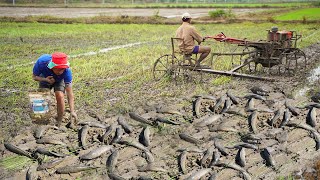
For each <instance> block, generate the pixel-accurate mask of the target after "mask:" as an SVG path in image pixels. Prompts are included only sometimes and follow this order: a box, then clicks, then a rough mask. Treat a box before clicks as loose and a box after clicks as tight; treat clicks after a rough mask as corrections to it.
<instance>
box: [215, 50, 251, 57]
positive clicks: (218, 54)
mask: <svg viewBox="0 0 320 180" xmlns="http://www.w3.org/2000/svg"><path fill="white" fill-rule="evenodd" d="M256 52H257V51H256V50H254V51H249V52H239V53H211V56H233V55H239V56H240V55H246V54H251V53H256Z"/></svg>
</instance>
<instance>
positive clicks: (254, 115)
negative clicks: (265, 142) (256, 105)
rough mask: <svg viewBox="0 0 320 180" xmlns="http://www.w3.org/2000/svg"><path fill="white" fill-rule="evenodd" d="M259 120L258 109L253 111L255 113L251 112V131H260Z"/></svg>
mask: <svg viewBox="0 0 320 180" xmlns="http://www.w3.org/2000/svg"><path fill="white" fill-rule="evenodd" d="M257 121H258V113H257V111H253V113H251V115H250V116H249V125H250V129H251V131H252V132H253V133H255V134H257V133H258V130H257Z"/></svg>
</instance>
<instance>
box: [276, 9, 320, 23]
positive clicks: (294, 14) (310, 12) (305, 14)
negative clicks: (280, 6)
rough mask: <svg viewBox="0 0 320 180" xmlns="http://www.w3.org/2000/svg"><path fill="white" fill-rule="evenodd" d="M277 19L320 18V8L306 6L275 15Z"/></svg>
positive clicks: (304, 19)
mask: <svg viewBox="0 0 320 180" xmlns="http://www.w3.org/2000/svg"><path fill="white" fill-rule="evenodd" d="M274 19H275V20H280V21H288V20H302V21H307V20H320V8H306V9H298V10H293V11H289V12H286V13H283V14H280V15H277V16H275V17H274Z"/></svg>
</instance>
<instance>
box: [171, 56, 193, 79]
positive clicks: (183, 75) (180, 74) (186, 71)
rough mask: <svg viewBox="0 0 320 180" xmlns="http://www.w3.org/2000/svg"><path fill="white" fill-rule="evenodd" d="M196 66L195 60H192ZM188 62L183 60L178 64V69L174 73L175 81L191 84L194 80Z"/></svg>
mask: <svg viewBox="0 0 320 180" xmlns="http://www.w3.org/2000/svg"><path fill="white" fill-rule="evenodd" d="M190 60H191V62H192V63H193V64H195V59H193V58H191V59H190ZM190 68H191V66H190V65H189V61H188V60H182V61H179V62H178V66H177V68H175V71H174V80H175V81H177V82H178V81H179V82H190V81H191V80H192V73H191V72H192V69H190Z"/></svg>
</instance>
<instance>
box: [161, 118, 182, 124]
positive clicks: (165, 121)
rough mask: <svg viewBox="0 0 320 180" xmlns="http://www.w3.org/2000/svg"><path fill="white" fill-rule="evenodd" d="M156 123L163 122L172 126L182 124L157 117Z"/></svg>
mask: <svg viewBox="0 0 320 180" xmlns="http://www.w3.org/2000/svg"><path fill="white" fill-rule="evenodd" d="M156 122H162V123H166V124H172V125H180V124H181V123H180V122H176V121H171V120H170V119H166V118H163V117H157V118H156Z"/></svg>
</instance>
